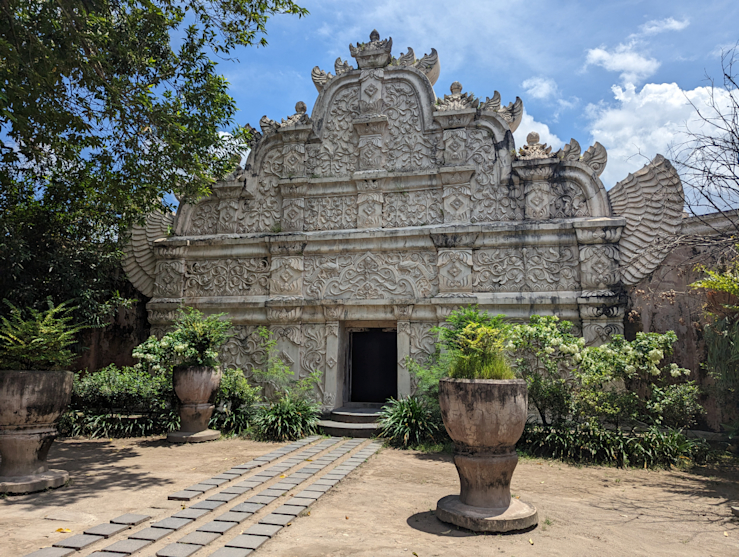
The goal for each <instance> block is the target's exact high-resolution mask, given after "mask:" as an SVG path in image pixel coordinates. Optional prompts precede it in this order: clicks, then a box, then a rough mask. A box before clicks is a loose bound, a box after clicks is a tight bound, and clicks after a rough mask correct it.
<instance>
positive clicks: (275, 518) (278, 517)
mask: <svg viewBox="0 0 739 557" xmlns="http://www.w3.org/2000/svg"><path fill="white" fill-rule="evenodd" d="M293 520H295V517H294V516H292V515H289V514H276V513H272V514H268V515H267V516H265V517H264V518H263V519H262V520H260V521H259V524H272V525H277V526H287V525H288V524H289V523H291V522H292V521H293Z"/></svg>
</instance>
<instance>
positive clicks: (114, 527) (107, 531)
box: [84, 523, 130, 538]
mask: <svg viewBox="0 0 739 557" xmlns="http://www.w3.org/2000/svg"><path fill="white" fill-rule="evenodd" d="M129 528H130V526H128V525H127V524H113V523H108V524H98V525H97V526H93V527H92V528H88V529H87V530H85V532H84V533H85V534H88V535H90V536H102V537H104V538H109V537H110V536H115V535H116V534H118V533H119V532H123V530H128V529H129Z"/></svg>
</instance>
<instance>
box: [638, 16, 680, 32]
mask: <svg viewBox="0 0 739 557" xmlns="http://www.w3.org/2000/svg"><path fill="white" fill-rule="evenodd" d="M688 25H690V20H689V19H688V18H685V19H683V20H680V21H678V20H676V19H675V18H672V17H668V18H667V19H653V20H651V21H647V22H646V23H645V24H643V25H640V26H639V34H640V35H656V34H658V33H664V32H665V31H682V30H683V29H685V28H686V27H687V26H688Z"/></svg>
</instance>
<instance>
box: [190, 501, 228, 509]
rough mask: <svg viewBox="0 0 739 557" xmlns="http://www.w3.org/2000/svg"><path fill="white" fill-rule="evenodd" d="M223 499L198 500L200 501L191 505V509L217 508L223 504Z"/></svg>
mask: <svg viewBox="0 0 739 557" xmlns="http://www.w3.org/2000/svg"><path fill="white" fill-rule="evenodd" d="M223 504H224V503H223V501H200V503H195V504H194V505H193V506H191V507H190V508H191V509H210V510H213V509H217V508H218V507H220V506H221V505H223Z"/></svg>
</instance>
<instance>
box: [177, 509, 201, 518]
mask: <svg viewBox="0 0 739 557" xmlns="http://www.w3.org/2000/svg"><path fill="white" fill-rule="evenodd" d="M209 512H210V509H183V510H181V511H180V512H178V513H177V514H173V515H172V518H189V519H191V520H197V519H198V518H200V517H201V516H203V515H206V514H208V513H209Z"/></svg>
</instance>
